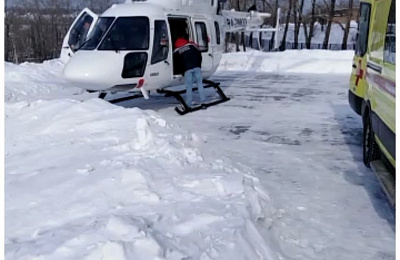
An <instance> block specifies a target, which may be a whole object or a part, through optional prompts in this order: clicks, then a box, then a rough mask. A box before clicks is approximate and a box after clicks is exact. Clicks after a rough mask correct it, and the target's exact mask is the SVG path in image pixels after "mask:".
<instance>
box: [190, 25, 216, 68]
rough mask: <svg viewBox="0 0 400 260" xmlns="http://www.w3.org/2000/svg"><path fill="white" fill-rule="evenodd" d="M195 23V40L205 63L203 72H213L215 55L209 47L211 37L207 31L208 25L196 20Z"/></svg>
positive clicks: (202, 66)
mask: <svg viewBox="0 0 400 260" xmlns="http://www.w3.org/2000/svg"><path fill="white" fill-rule="evenodd" d="M193 22H194V33H195V37H194V40H195V41H196V43H197V44H198V45H199V47H200V51H201V55H202V57H203V62H202V64H201V70H202V71H204V72H207V71H211V70H212V68H213V55H212V48H211V46H209V44H210V37H209V34H208V32H207V31H210V30H207V28H208V23H207V21H206V20H199V19H195V20H193Z"/></svg>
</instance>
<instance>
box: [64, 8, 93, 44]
mask: <svg viewBox="0 0 400 260" xmlns="http://www.w3.org/2000/svg"><path fill="white" fill-rule="evenodd" d="M92 22H93V17H91V16H90V15H89V14H88V13H86V12H85V13H83V14H82V15H81V17H79V19H78V21H77V22H76V23H75V24H74V26H73V27H72V29H71V33H70V35H69V39H68V45H69V46H70V47H71V49H72V50H73V51H75V50H77V49H78V48H79V47H80V46H81V45H82V44H83V43H85V41H86V36H87V34H88V32H89V29H90V25H91V24H92Z"/></svg>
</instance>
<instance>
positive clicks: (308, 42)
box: [306, 0, 317, 49]
mask: <svg viewBox="0 0 400 260" xmlns="http://www.w3.org/2000/svg"><path fill="white" fill-rule="evenodd" d="M315 7H316V0H312V2H311V17H310V23H309V27H310V31H309V33H308V35H307V37H306V48H307V49H311V39H312V37H313V36H314V26H315V22H316V20H317V19H316V16H315Z"/></svg>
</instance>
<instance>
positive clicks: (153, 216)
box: [5, 72, 274, 260]
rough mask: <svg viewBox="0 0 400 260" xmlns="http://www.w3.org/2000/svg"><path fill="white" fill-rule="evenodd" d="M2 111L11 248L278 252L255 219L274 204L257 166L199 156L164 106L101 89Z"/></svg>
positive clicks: (34, 254)
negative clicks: (131, 104) (99, 93)
mask: <svg viewBox="0 0 400 260" xmlns="http://www.w3.org/2000/svg"><path fill="white" fill-rule="evenodd" d="M15 73H16V72H15ZM6 84H7V81H6ZM5 112H6V136H5V147H6V165H5V173H6V178H5V186H6V191H5V194H6V195H5V198H6V205H5V212H6V214H5V221H6V230H5V234H6V236H5V247H6V259H10V260H11V259H43V260H44V259H60V260H61V259H87V260H91V259H93V260H95V259H100V258H101V259H104V260H106V259H109V260H125V259H143V260H147V259H232V258H237V257H238V258H239V259H256V258H258V257H259V256H263V257H268V256H270V255H271V254H272V253H271V252H270V250H269V248H268V247H267V245H266V244H265V242H264V240H263V238H261V236H260V235H259V234H258V231H257V228H255V226H254V225H255V223H256V222H257V221H263V222H265V223H267V224H268V223H269V222H271V221H272V220H271V219H270V216H273V214H274V209H273V207H272V206H271V201H270V199H269V196H268V194H266V193H265V192H262V191H261V189H260V188H259V187H257V186H258V183H257V178H255V177H254V176H253V175H252V172H251V170H250V169H247V168H246V167H245V166H240V165H236V166H234V165H235V164H234V163H233V162H224V161H222V160H218V159H216V160H215V161H207V162H206V161H204V160H203V157H202V153H201V150H200V148H201V146H202V142H203V141H202V140H201V138H199V137H197V136H196V135H194V134H190V133H187V132H186V131H184V130H183V129H180V128H179V127H178V126H175V125H172V124H169V123H167V122H166V121H165V120H164V119H163V118H162V117H160V116H159V115H158V114H157V113H155V112H153V111H143V110H140V109H137V108H134V109H125V108H121V107H118V106H114V105H111V104H109V103H108V102H106V101H103V100H100V99H90V100H87V101H85V102H79V101H74V100H70V99H59V100H52V101H43V100H37V101H33V102H27V101H22V102H16V103H6V105H5ZM249 241H251V243H249Z"/></svg>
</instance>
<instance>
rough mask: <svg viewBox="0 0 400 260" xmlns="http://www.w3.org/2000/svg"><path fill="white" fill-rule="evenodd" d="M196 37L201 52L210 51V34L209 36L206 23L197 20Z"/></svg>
mask: <svg viewBox="0 0 400 260" xmlns="http://www.w3.org/2000/svg"><path fill="white" fill-rule="evenodd" d="M194 25H195V27H196V38H197V44H198V45H199V46H200V51H201V52H206V51H208V36H207V27H206V24H205V23H202V22H196V23H195V24H194Z"/></svg>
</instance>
